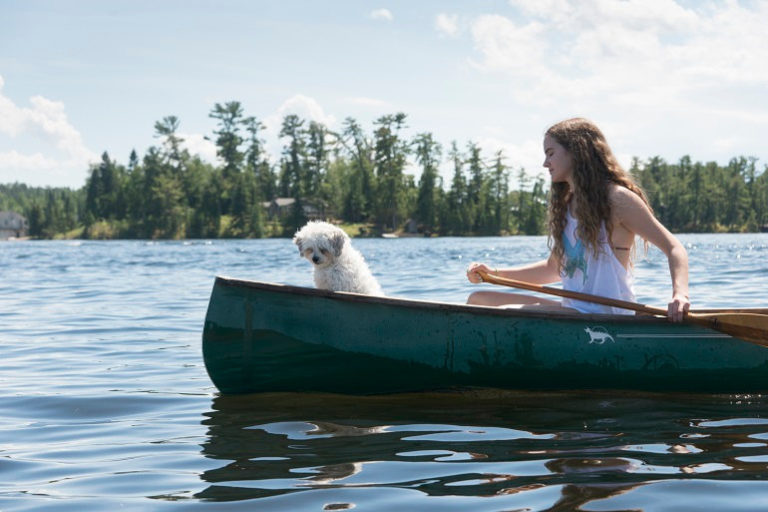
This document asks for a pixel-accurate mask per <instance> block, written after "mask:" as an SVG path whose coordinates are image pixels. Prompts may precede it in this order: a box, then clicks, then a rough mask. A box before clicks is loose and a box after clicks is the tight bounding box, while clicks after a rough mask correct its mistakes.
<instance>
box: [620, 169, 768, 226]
mask: <svg viewBox="0 0 768 512" xmlns="http://www.w3.org/2000/svg"><path fill="white" fill-rule="evenodd" d="M767 169H768V166H764V167H763V169H762V170H759V169H758V167H757V159H756V158H745V157H739V158H732V159H731V161H730V162H728V165H726V166H719V165H717V164H716V163H714V162H709V163H706V164H705V163H701V162H695V163H694V162H692V161H691V158H690V157H688V156H684V157H682V158H681V159H680V161H679V162H677V163H676V164H668V163H666V162H665V161H664V160H662V159H661V158H659V157H654V158H651V159H650V160H648V161H646V162H640V161H638V160H637V159H634V161H633V163H632V167H631V169H630V171H631V172H632V173H633V174H634V175H635V177H636V178H637V180H638V182H639V183H640V185H641V186H642V187H643V189H645V192H646V194H648V198H649V200H650V202H651V206H652V207H653V209H654V211H655V213H656V216H657V217H658V218H659V220H661V221H662V223H663V224H665V225H666V226H668V227H670V229H672V230H674V231H677V232H690V233H702V232H704V233H717V232H724V231H730V232H741V231H745V232H755V231H760V230H761V229H762V230H765V229H768V172H766V170H767Z"/></svg>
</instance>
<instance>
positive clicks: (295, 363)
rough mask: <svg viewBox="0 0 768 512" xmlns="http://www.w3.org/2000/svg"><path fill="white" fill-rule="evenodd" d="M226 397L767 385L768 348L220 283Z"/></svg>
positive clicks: (482, 310) (531, 316)
mask: <svg viewBox="0 0 768 512" xmlns="http://www.w3.org/2000/svg"><path fill="white" fill-rule="evenodd" d="M203 356H204V360H205V365H206V369H207V370H208V373H209V375H210V377H211V379H212V381H213V383H214V384H215V385H216V387H217V388H218V389H219V390H220V391H221V392H222V393H249V392H274V391H323V392H336V393H352V394H372V393H388V392H398V391H419V390H429V389H440V388H446V387H455V386H483V387H496V388H504V389H535V388H548V389H578V388H585V389H586V388H608V389H613V388H615V389H645V390H680V391H707V392H751V391H759V390H765V389H768V349H766V348H763V347H760V346H757V345H753V344H749V343H746V342H744V341H741V340H738V339H734V338H731V337H729V336H727V335H724V334H722V333H719V332H716V331H712V330H709V329H705V328H702V327H696V326H690V325H673V324H670V323H669V322H667V321H665V320H663V319H655V318H637V317H627V316H608V315H555V314H544V313H530V312H521V311H519V310H500V309H498V308H486V307H478V306H466V305H454V304H444V303H433V302H423V301H410V300H401V299H393V298H381V297H368V296H361V295H356V294H345V293H334V292H327V291H321V290H314V289H309V288H301V287H294V286H284V285H276V284H268V283H258V282H252V281H241V280H234V279H226V278H217V279H216V282H215V284H214V288H213V292H212V294H211V299H210V303H209V307H208V312H207V315H206V321H205V327H204V330H203Z"/></svg>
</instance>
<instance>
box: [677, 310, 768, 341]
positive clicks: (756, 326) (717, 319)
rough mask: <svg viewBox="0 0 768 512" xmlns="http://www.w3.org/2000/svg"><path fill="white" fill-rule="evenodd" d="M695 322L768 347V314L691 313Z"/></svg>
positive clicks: (689, 315) (687, 317) (689, 318)
mask: <svg viewBox="0 0 768 512" xmlns="http://www.w3.org/2000/svg"><path fill="white" fill-rule="evenodd" d="M686 319H688V320H689V321H692V322H693V323H696V324H699V325H702V326H704V327H709V328H710V329H715V330H716V331H720V332H724V333H725V334H729V335H731V336H733V337H734V338H739V339H741V340H744V341H749V342H750V343H756V344H758V345H763V346H764V347H768V315H759V314H755V313H698V314H694V313H690V314H688V315H687V316H686Z"/></svg>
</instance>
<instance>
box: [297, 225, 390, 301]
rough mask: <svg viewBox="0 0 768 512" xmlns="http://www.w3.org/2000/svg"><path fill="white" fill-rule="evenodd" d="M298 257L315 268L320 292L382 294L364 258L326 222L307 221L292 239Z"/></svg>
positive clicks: (341, 232)
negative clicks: (297, 248) (307, 261)
mask: <svg viewBox="0 0 768 512" xmlns="http://www.w3.org/2000/svg"><path fill="white" fill-rule="evenodd" d="M293 243H295V244H296V245H297V246H298V247H299V255H301V256H303V257H304V258H307V259H308V260H309V261H310V263H312V265H313V267H314V269H315V272H314V274H315V286H317V287H318V288H320V289H321V290H333V291H338V292H354V293H364V294H367V295H383V293H382V291H381V287H380V286H379V283H378V282H377V281H376V278H375V277H373V274H371V270H370V269H369V268H368V265H367V264H366V263H365V259H364V258H363V255H362V254H360V252H359V251H357V250H356V249H354V248H353V247H352V245H351V242H350V240H349V236H347V234H346V233H345V232H344V231H342V230H341V229H339V228H338V227H336V226H334V225H333V224H329V223H327V222H321V221H310V222H308V223H307V224H306V225H305V226H304V227H303V228H301V229H300V230H299V231H298V232H297V233H296V235H295V236H294V237H293Z"/></svg>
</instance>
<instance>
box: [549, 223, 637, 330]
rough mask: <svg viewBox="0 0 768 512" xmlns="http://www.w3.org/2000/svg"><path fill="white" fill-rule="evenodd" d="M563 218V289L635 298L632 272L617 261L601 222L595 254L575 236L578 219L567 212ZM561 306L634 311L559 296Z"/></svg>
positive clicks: (608, 311)
mask: <svg viewBox="0 0 768 512" xmlns="http://www.w3.org/2000/svg"><path fill="white" fill-rule="evenodd" d="M566 215H567V222H566V224H565V231H564V233H563V246H564V249H565V252H564V255H563V258H564V259H565V265H563V271H562V273H561V276H560V277H561V278H562V281H563V289H564V290H570V291H574V292H581V293H589V294H592V295H600V296H603V297H608V298H611V299H620V300H626V301H630V302H634V301H635V292H634V291H633V290H632V273H631V272H629V271H628V270H627V269H626V268H624V265H622V264H621V262H619V260H618V259H617V258H616V255H615V254H614V253H613V249H612V248H611V245H610V242H609V240H608V233H607V230H606V229H605V222H603V223H602V225H601V226H600V235H599V236H598V245H599V250H598V255H597V257H595V255H594V253H593V251H592V250H591V249H588V248H587V247H585V246H584V244H583V243H582V241H581V239H579V238H578V236H577V234H576V233H577V228H578V224H579V223H578V221H577V220H576V218H575V217H573V216H572V215H571V213H570V212H568V213H567V214H566ZM563 306H565V307H568V308H573V309H576V310H578V311H580V312H582V313H602V314H613V315H634V314H635V313H634V311H630V310H627V309H621V308H614V307H611V306H603V305H601V304H593V303H591V302H584V301H580V300H573V299H563Z"/></svg>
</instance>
